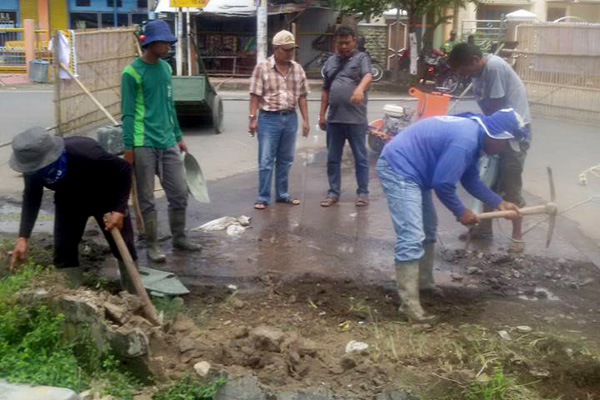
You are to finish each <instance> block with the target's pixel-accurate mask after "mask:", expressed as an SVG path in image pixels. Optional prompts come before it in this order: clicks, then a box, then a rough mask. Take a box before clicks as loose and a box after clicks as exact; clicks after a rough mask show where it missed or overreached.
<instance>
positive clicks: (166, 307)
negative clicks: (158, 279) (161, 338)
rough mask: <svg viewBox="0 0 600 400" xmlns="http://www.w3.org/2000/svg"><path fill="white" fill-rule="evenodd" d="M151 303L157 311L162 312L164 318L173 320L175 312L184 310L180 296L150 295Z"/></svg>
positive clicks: (175, 315)
mask: <svg viewBox="0 0 600 400" xmlns="http://www.w3.org/2000/svg"><path fill="white" fill-rule="evenodd" d="M151 299H152V304H154V307H156V311H157V312H159V313H160V312H161V311H162V312H163V314H164V317H165V319H167V320H173V319H175V317H177V314H178V313H180V312H182V311H184V308H185V306H184V303H183V300H182V299H181V297H177V296H175V297H170V296H165V297H152V298H151Z"/></svg>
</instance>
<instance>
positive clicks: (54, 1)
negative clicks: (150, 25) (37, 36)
mask: <svg viewBox="0 0 600 400" xmlns="http://www.w3.org/2000/svg"><path fill="white" fill-rule="evenodd" d="M148 2H152V0H1V1H0V27H5V28H6V27H12V28H19V27H22V26H23V20H25V19H33V20H35V21H36V27H37V28H39V29H49V30H51V31H52V30H55V29H89V28H106V27H113V26H130V25H134V24H139V23H141V22H142V21H144V20H146V19H148Z"/></svg>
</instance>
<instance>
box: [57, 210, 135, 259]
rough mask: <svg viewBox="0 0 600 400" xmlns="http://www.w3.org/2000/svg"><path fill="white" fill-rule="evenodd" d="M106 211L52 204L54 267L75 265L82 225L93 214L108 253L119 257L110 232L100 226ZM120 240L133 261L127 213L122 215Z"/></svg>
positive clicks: (133, 250)
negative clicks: (53, 211) (104, 239)
mask: <svg viewBox="0 0 600 400" xmlns="http://www.w3.org/2000/svg"><path fill="white" fill-rule="evenodd" d="M106 212H107V211H95V210H93V209H89V210H85V209H81V208H77V207H74V206H73V205H71V204H62V203H60V202H58V203H57V204H56V211H55V216H54V265H55V266H56V268H70V267H78V266H79V242H81V238H82V237H83V232H84V230H85V225H86V223H87V220H88V218H89V217H94V218H95V219H96V221H97V222H98V224H99V225H100V227H101V228H102V233H103V234H104V237H105V238H106V240H107V241H108V245H109V246H110V250H111V252H112V254H113V255H114V256H115V257H116V258H117V259H118V260H121V254H120V253H119V249H118V248H117V244H116V243H115V241H114V240H113V238H112V235H111V233H110V232H107V231H106V230H105V229H104V220H103V218H104V214H105V213H106ZM121 235H122V236H123V240H124V241H125V244H126V245H127V248H128V249H129V253H131V257H132V258H133V259H134V260H137V252H136V251H135V245H134V236H133V226H132V224H131V218H130V217H129V215H127V216H125V219H124V221H123V229H122V230H121Z"/></svg>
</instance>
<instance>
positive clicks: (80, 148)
mask: <svg viewBox="0 0 600 400" xmlns="http://www.w3.org/2000/svg"><path fill="white" fill-rule="evenodd" d="M65 149H66V151H67V170H66V175H65V177H64V178H62V179H61V180H59V181H58V182H56V183H55V184H51V185H50V184H46V183H45V182H44V180H43V179H42V177H41V176H40V175H39V174H37V173H33V174H26V175H24V179H25V190H24V191H23V207H22V211H21V226H20V230H19V236H23V237H27V238H28V237H29V236H30V235H31V231H32V230H33V226H34V225H35V221H36V219H37V216H38V213H39V211H40V206H41V204H42V196H43V194H44V187H46V188H48V189H50V190H52V191H54V201H55V204H56V205H57V206H60V207H68V208H67V209H68V210H72V212H73V213H86V214H87V215H92V214H96V213H107V212H110V211H118V212H121V213H125V211H126V210H127V201H128V200H129V192H130V191H131V182H132V179H131V172H132V170H131V165H130V164H129V163H128V162H127V161H125V160H123V159H121V158H119V157H117V156H114V155H112V154H110V153H108V152H106V151H105V150H104V149H103V148H102V147H101V146H100V144H98V142H96V141H95V140H94V139H91V138H86V137H70V138H66V139H65Z"/></svg>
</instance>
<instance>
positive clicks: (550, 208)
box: [477, 203, 557, 219]
mask: <svg viewBox="0 0 600 400" xmlns="http://www.w3.org/2000/svg"><path fill="white" fill-rule="evenodd" d="M519 211H520V212H521V215H537V214H548V215H555V214H556V213H557V207H556V204H555V203H546V204H543V205H540V206H533V207H524V208H521V209H520V210H519ZM515 214H516V213H515V212H514V211H511V210H509V211H491V212H486V213H482V214H477V216H478V217H479V219H495V218H506V217H512V216H515Z"/></svg>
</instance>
